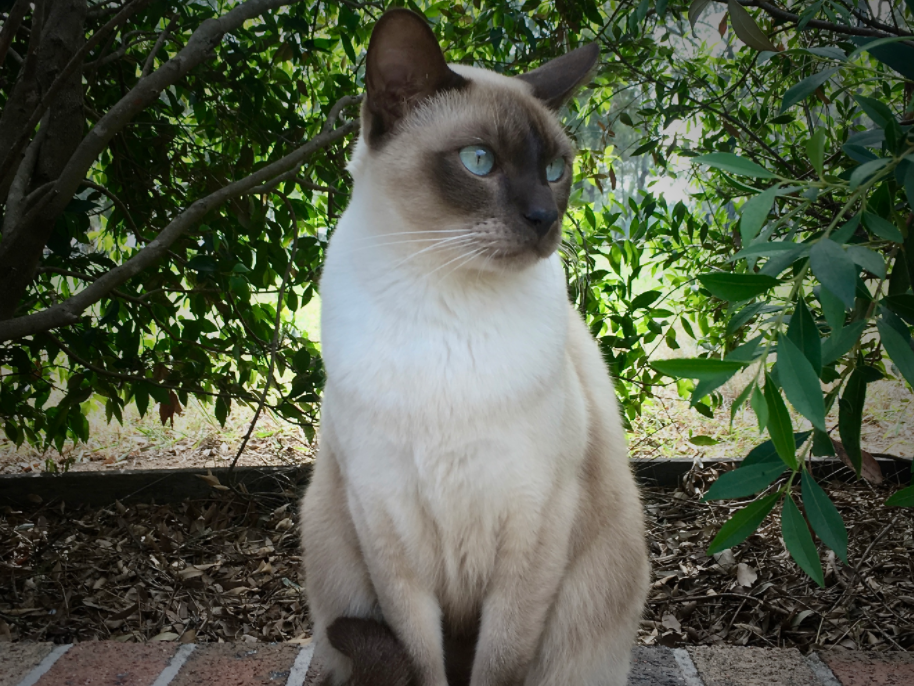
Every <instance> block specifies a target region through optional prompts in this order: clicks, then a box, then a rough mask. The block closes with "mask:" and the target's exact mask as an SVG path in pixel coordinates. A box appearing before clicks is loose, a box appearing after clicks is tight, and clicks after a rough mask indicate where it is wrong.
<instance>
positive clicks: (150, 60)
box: [142, 13, 178, 78]
mask: <svg viewBox="0 0 914 686" xmlns="http://www.w3.org/2000/svg"><path fill="white" fill-rule="evenodd" d="M177 23H178V14H177V13H175V14H174V15H173V16H172V18H171V21H170V22H168V25H167V26H166V27H165V30H164V31H162V33H160V34H159V38H158V40H156V44H155V45H153V46H152V50H151V51H150V52H149V57H147V58H146V63H145V64H144V65H143V72H142V75H143V78H145V77H147V76H149V74H150V73H152V67H153V65H154V64H155V57H156V54H157V53H158V52H159V50H161V49H162V46H163V45H165V40H166V39H167V38H168V34H169V33H171V30H172V29H173V28H174V27H175V24H177Z"/></svg>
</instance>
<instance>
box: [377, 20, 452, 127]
mask: <svg viewBox="0 0 914 686" xmlns="http://www.w3.org/2000/svg"><path fill="white" fill-rule="evenodd" d="M464 83H465V80H464V79H463V77H461V76H460V75H458V74H457V73H456V72H453V71H451V70H450V68H449V67H448V66H447V62H445V60H444V54H443V53H442V52H441V48H440V47H438V41H437V40H436V39H435V34H433V33H432V30H431V29H430V28H429V27H428V24H426V23H425V19H424V18H422V17H420V16H419V15H418V14H415V13H414V12H411V11H410V10H407V9H393V10H389V11H387V12H385V13H384V15H383V16H382V17H381V18H380V19H379V20H378V23H377V24H375V27H374V30H373V31H372V32H371V40H370V41H369V43H368V55H367V56H366V58H365V84H366V87H367V91H368V92H367V95H366V98H367V105H368V111H369V112H370V114H371V118H372V121H371V128H370V130H369V141H376V140H378V139H380V137H382V136H383V135H384V134H386V133H387V132H389V131H390V130H391V129H393V127H394V126H395V125H396V123H397V122H398V121H399V120H400V119H402V118H403V117H404V116H405V115H406V114H407V112H409V110H410V108H412V107H415V105H416V104H418V103H420V102H422V100H424V99H426V98H428V97H429V96H431V95H434V94H435V93H437V92H439V91H442V90H447V89H450V88H457V87H459V86H461V85H463V84H464Z"/></svg>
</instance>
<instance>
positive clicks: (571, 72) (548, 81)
mask: <svg viewBox="0 0 914 686" xmlns="http://www.w3.org/2000/svg"><path fill="white" fill-rule="evenodd" d="M599 59H600V46H599V44H597V43H588V44H587V45H583V46H581V47H580V48H577V49H575V50H572V51H571V52H569V53H567V54H565V55H562V56H561V57H556V58H555V59H554V60H550V61H549V62H546V64H544V65H543V66H541V67H538V68H537V69H534V70H533V71H531V72H527V73H526V74H520V75H519V76H517V77H515V78H518V79H520V80H521V81H526V82H527V83H529V84H530V85H531V86H533V94H534V95H535V96H536V97H537V98H539V99H540V100H542V101H543V102H544V103H545V104H546V106H547V107H549V108H550V109H553V110H557V109H559V108H560V107H561V106H562V105H564V104H565V103H566V102H567V101H568V100H569V98H571V96H572V95H574V92H575V91H576V90H577V89H578V88H580V86H581V85H583V84H584V82H586V81H587V79H588V78H590V75H591V74H592V73H593V71H594V68H595V67H596V66H597V62H598V61H599Z"/></svg>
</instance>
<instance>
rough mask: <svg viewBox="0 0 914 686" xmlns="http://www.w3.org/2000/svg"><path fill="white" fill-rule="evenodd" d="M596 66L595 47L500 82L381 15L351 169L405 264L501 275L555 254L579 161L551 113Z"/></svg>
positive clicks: (418, 27) (411, 24)
mask: <svg viewBox="0 0 914 686" xmlns="http://www.w3.org/2000/svg"><path fill="white" fill-rule="evenodd" d="M598 57H599V50H598V48H597V46H596V44H591V45H587V46H584V47H582V48H578V49H577V50H574V51H572V52H570V53H568V54H566V55H564V56H562V57H559V58H556V59H554V60H552V61H551V62H548V63H546V64H545V65H543V66H541V67H540V68H538V69H535V70H534V71H531V72H529V73H527V74H522V75H520V76H516V77H507V76H503V75H500V74H497V73H495V72H491V71H486V70H484V69H478V68H474V67H466V66H461V65H448V64H447V63H446V61H445V58H444V55H443V54H442V52H441V49H440V48H439V46H438V43H437V41H436V39H435V36H434V34H433V33H432V32H431V30H430V29H429V27H428V25H427V24H426V22H425V20H424V19H423V18H422V17H420V16H419V15H417V14H414V13H413V12H410V11H409V10H404V9H396V10H391V11H388V12H387V13H385V14H384V15H383V16H382V17H381V19H380V20H379V21H378V23H377V24H376V26H375V28H374V31H373V33H372V36H371V41H370V43H369V48H368V54H367V57H366V77H365V80H366V90H367V92H366V95H365V100H364V103H363V105H362V134H361V140H360V141H359V146H358V149H357V151H356V155H355V159H354V164H353V165H352V166H353V175H354V176H355V178H356V184H357V185H358V184H359V183H361V182H362V181H361V179H362V177H368V178H369V179H370V183H372V184H375V185H376V188H378V189H379V191H380V195H379V196H378V197H382V198H383V202H385V203H392V204H393V206H394V208H395V210H396V213H397V215H398V216H399V217H400V218H402V220H403V221H404V223H405V226H404V227H403V229H404V231H408V232H409V238H408V239H404V241H403V242H402V243H400V244H401V245H404V246H406V247H405V248H404V249H403V250H404V251H405V252H406V253H407V257H409V253H410V252H412V253H419V251H422V259H423V261H426V262H427V261H429V260H430V261H431V262H432V263H434V262H440V263H441V264H442V265H443V264H450V263H453V264H454V265H456V267H461V266H467V267H473V268H477V269H486V270H492V271H495V270H498V271H500V270H503V269H505V268H506V267H512V268H522V267H524V266H526V265H529V264H532V263H534V262H536V261H537V260H538V259H540V258H543V257H546V256H548V255H550V254H551V253H552V252H553V251H554V250H555V249H556V247H557V246H558V244H559V241H560V239H561V223H562V217H563V215H564V213H565V210H566V208H567V205H568V196H569V193H570V189H571V180H572V162H573V158H574V147H573V145H572V142H571V140H570V139H569V138H568V136H567V135H566V134H565V132H564V130H563V128H562V126H561V124H560V123H559V121H558V119H557V117H556V111H557V110H558V109H559V108H560V107H561V106H562V104H563V103H564V102H565V101H566V100H567V99H568V98H570V97H571V95H572V94H573V93H574V91H575V90H576V89H577V88H578V87H579V86H580V85H581V84H582V83H583V82H584V81H585V80H586V79H587V78H588V76H589V75H590V73H591V71H592V69H593V67H594V65H595V64H596V61H597V58H598ZM407 240H409V241H411V242H406V241H407Z"/></svg>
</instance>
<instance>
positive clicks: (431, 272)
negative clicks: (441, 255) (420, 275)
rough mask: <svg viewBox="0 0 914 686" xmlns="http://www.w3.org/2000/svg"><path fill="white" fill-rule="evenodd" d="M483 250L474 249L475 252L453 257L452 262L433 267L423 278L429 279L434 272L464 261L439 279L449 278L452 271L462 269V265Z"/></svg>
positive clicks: (439, 280)
mask: <svg viewBox="0 0 914 686" xmlns="http://www.w3.org/2000/svg"><path fill="white" fill-rule="evenodd" d="M484 250H485V248H476V249H475V250H472V251H470V252H469V253H464V254H463V255H458V256H457V257H455V258H454V259H453V260H448V261H447V262H445V263H444V264H442V265H439V266H438V267H435V268H434V269H433V270H432V271H430V272H429V273H428V274H426V275H425V277H426V278H428V277H430V276H431V275H432V274H434V273H435V272H437V271H439V270H441V269H444V268H445V267H447V266H448V265H449V264H453V263H454V262H456V261H457V260H464V261H463V262H461V263H460V264H458V265H457V266H456V267H454V269H451V271H449V272H447V273H446V274H444V275H443V276H442V277H441V279H443V278H444V277H445V276H450V274H451V273H453V271H454V270H455V269H459V268H460V267H462V266H463V265H465V264H466V263H467V262H469V261H470V260H471V259H472V258H474V257H476V255H478V254H480V253H482V252H483V251H484ZM465 258H466V259H465ZM441 279H438V282H439V283H440V282H441Z"/></svg>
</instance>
